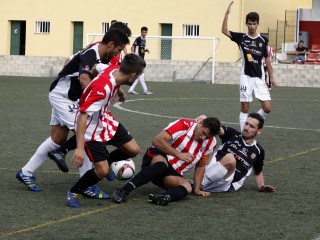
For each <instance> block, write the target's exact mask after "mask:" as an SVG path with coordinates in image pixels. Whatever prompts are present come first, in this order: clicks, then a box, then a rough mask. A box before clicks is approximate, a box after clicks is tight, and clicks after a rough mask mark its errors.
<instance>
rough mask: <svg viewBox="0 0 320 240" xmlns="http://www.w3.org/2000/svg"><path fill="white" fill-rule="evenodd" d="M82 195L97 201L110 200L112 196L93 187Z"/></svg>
mask: <svg viewBox="0 0 320 240" xmlns="http://www.w3.org/2000/svg"><path fill="white" fill-rule="evenodd" d="M82 195H84V196H85V197H89V198H95V199H109V198H110V196H109V195H108V194H106V193H104V192H102V191H101V190H100V189H99V188H98V186H96V185H93V186H91V187H88V188H87V189H86V190H83V191H82Z"/></svg>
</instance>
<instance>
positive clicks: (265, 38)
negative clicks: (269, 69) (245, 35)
mask: <svg viewBox="0 0 320 240" xmlns="http://www.w3.org/2000/svg"><path fill="white" fill-rule="evenodd" d="M262 38H263V39H264V41H265V44H266V45H265V49H264V54H263V56H264V57H265V58H267V57H270V56H269V39H268V38H267V37H265V36H262Z"/></svg>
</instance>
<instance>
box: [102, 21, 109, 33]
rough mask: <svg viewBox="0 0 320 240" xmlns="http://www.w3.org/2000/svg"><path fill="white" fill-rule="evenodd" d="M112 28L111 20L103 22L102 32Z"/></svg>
mask: <svg viewBox="0 0 320 240" xmlns="http://www.w3.org/2000/svg"><path fill="white" fill-rule="evenodd" d="M109 28H110V23H109V22H103V23H102V33H106V32H107V31H108V30H109Z"/></svg>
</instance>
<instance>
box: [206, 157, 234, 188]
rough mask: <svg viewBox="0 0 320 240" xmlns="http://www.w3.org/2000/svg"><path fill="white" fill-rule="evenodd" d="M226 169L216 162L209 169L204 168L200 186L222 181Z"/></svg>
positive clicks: (226, 171)
mask: <svg viewBox="0 0 320 240" xmlns="http://www.w3.org/2000/svg"><path fill="white" fill-rule="evenodd" d="M227 173H228V169H226V167H225V166H223V165H222V164H221V163H220V162H216V163H215V164H213V165H212V166H211V167H209V168H206V171H205V173H204V176H203V181H202V184H203V185H206V184H207V183H208V182H215V181H217V180H220V179H222V178H223V177H224V176H225V175H227Z"/></svg>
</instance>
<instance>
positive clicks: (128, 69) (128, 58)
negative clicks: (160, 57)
mask: <svg viewBox="0 0 320 240" xmlns="http://www.w3.org/2000/svg"><path fill="white" fill-rule="evenodd" d="M145 67H146V62H145V61H144V59H143V58H142V57H140V56H138V55H136V54H134V53H128V54H126V55H125V56H124V58H123V60H122V62H121V65H120V69H119V71H120V72H122V73H124V74H130V73H136V74H138V75H139V74H141V73H143V70H144V68H145Z"/></svg>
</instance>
